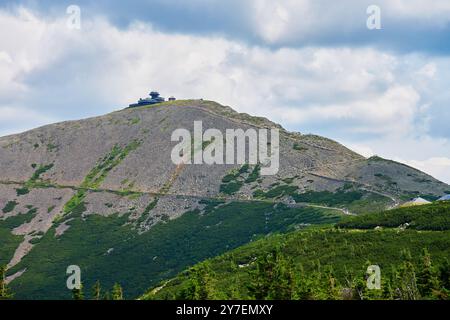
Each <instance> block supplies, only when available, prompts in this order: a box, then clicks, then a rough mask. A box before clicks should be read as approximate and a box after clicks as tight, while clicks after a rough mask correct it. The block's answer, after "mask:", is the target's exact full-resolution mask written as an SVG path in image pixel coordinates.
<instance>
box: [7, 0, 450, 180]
mask: <svg viewBox="0 0 450 320" xmlns="http://www.w3.org/2000/svg"><path fill="white" fill-rule="evenodd" d="M289 3H291V4H292V5H294V3H296V4H298V5H304V6H305V8H306V9H305V10H306V11H307V10H309V9H308V8H309V6H311V3H310V2H308V1H302V2H297V1H291V2H284V3H276V4H273V6H274V7H273V10H275V11H276V12H277V19H278V20H277V21H275V22H274V25H273V26H268V28H269V29H271V30H266V31H264V32H266V33H267V35H268V38H267V39H268V40H270V39H277V38H278V37H281V36H282V34H283V32H284V30H285V28H288V29H289V27H287V26H289V24H290V23H291V22H292V20H297V19H298V16H297V15H296V13H295V11H292V10H290V8H289V6H287V7H286V6H285V5H286V4H289ZM271 6H272V5H271ZM262 8H263V7H261V10H260V12H259V13H258V14H261V15H263V14H264V10H263V9H262ZM292 23H293V22H292ZM311 23H313V22H311ZM313 29H314V28H313V27H312V29H311V30H310V31H311V32H313V31H314V30H313ZM11 30H14V32H12V31H11ZM291 32H292V30H291ZM306 32H309V31H308V30H306ZM0 38H1V39H2V42H1V43H0V71H1V72H0V112H1V113H2V114H0V125H1V126H2V128H1V130H0V134H1V133H5V132H11V130H13V131H14V130H16V131H17V130H22V129H26V128H31V127H33V126H36V125H41V124H43V123H46V122H52V121H54V119H61V120H63V119H64V120H66V119H69V118H72V119H73V118H81V117H86V116H89V115H95V114H103V113H106V112H108V111H111V110H113V109H115V108H120V107H123V106H126V105H127V104H128V103H131V102H134V101H135V100H136V99H137V98H139V97H141V96H143V95H145V94H146V93H147V92H148V90H150V89H158V90H160V91H161V93H163V95H175V96H176V97H178V98H205V99H211V100H216V101H219V102H221V103H224V104H228V105H231V106H233V107H234V108H236V109H238V110H239V111H242V112H248V113H251V114H255V115H262V116H266V117H268V118H271V119H273V120H275V121H280V122H281V123H282V124H285V125H286V124H287V125H288V126H289V127H291V128H300V131H303V130H302V128H328V127H329V128H330V130H331V131H332V134H331V135H330V137H331V138H336V137H339V136H342V133H343V132H344V133H351V134H353V136H354V139H353V140H352V139H347V140H348V141H349V142H350V143H351V144H353V145H354V146H357V145H359V146H360V147H356V149H357V151H360V152H361V153H363V154H367V155H369V154H372V153H377V154H379V155H381V156H383V155H386V156H387V157H390V158H394V157H395V156H397V157H401V158H402V159H413V160H406V161H425V160H427V159H430V158H440V157H450V154H448V152H447V151H446V150H449V148H448V147H449V146H448V144H446V143H444V144H438V143H435V142H431V143H429V146H427V147H426V148H425V150H424V151H422V153H423V155H422V156H424V157H426V158H421V157H418V156H417V154H413V155H411V154H410V153H409V152H408V151H407V150H406V149H405V145H407V144H409V146H410V148H414V149H416V148H417V145H416V144H414V142H411V143H409V142H405V141H417V139H415V138H411V137H414V136H415V135H421V134H423V133H424V132H425V133H426V132H427V130H428V127H427V125H428V120H429V119H428V114H429V113H430V110H431V109H432V108H433V101H427V100H426V99H425V96H427V95H428V96H429V92H428V90H429V88H433V86H431V85H430V84H432V83H435V82H436V81H440V82H442V83H444V82H445V81H446V79H445V73H444V72H443V71H442V70H443V69H442V65H444V66H445V65H448V63H449V62H448V59H447V58H443V59H439V60H436V59H430V58H429V57H423V56H414V57H411V56H399V55H395V54H393V53H388V52H383V51H380V50H376V49H373V48H332V47H328V48H317V47H304V48H297V49H294V48H281V49H277V50H270V49H268V48H263V47H259V46H251V45H248V44H244V43H240V42H236V41H232V40H228V39H224V38H221V37H218V36H214V37H211V36H193V35H181V34H168V33H163V32H160V31H156V30H155V29H154V28H152V26H150V25H148V24H143V23H135V24H133V25H132V26H130V27H129V28H127V29H118V28H116V27H114V26H112V25H111V24H110V23H109V22H108V21H107V20H105V19H100V18H94V19H93V20H83V23H82V29H81V30H80V31H77V30H69V29H67V28H66V21H65V17H61V18H60V19H57V20H49V19H46V18H43V17H38V16H36V15H34V14H33V13H31V12H30V11H27V10H25V9H20V10H19V11H18V12H16V13H6V12H4V11H1V10H0ZM17 39H20V41H17ZM274 41H275V40H274ZM443 74H444V76H443ZM318 133H320V132H318ZM361 134H373V135H376V136H377V137H378V138H379V140H374V141H369V140H367V139H366V140H364V139H363V138H361V137H360V135H361ZM408 139H409V140H408ZM380 141H381V142H380ZM364 145H366V146H370V147H361V146H364ZM445 148H447V149H445ZM391 151H392V152H391ZM428 165H429V166H432V164H431V162H429V163H428ZM439 166H441V165H439ZM443 176H444V175H443Z"/></svg>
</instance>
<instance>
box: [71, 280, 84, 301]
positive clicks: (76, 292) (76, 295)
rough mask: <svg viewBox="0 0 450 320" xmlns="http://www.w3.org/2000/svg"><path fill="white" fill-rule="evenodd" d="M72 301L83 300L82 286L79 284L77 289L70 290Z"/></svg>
mask: <svg viewBox="0 0 450 320" xmlns="http://www.w3.org/2000/svg"><path fill="white" fill-rule="evenodd" d="M72 299H73V300H84V293H83V284H80V288H79V289H76V288H74V289H73V290H72Z"/></svg>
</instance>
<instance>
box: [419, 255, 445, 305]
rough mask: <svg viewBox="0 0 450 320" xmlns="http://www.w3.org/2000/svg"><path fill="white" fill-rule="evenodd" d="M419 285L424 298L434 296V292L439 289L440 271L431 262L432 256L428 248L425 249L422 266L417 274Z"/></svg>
mask: <svg viewBox="0 0 450 320" xmlns="http://www.w3.org/2000/svg"><path fill="white" fill-rule="evenodd" d="M417 287H418V288H419V292H420V295H421V296H422V298H432V297H433V293H436V292H437V291H439V289H440V288H439V287H440V286H439V278H438V272H437V271H436V270H435V269H434V267H433V265H432V263H431V256H430V253H429V252H428V250H427V249H426V248H425V249H423V254H422V266H421V270H420V271H419V272H418V274H417Z"/></svg>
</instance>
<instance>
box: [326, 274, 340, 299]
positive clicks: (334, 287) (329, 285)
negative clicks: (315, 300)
mask: <svg viewBox="0 0 450 320" xmlns="http://www.w3.org/2000/svg"><path fill="white" fill-rule="evenodd" d="M325 294H326V299H327V300H339V299H341V287H340V285H339V283H338V281H337V279H336V277H335V275H334V272H333V268H332V267H330V268H329V270H328V272H327V277H326V287H325Z"/></svg>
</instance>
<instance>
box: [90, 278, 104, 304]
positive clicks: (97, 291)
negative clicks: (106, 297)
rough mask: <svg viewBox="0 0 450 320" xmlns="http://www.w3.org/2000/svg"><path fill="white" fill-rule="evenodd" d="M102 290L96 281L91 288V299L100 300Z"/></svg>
mask: <svg viewBox="0 0 450 320" xmlns="http://www.w3.org/2000/svg"><path fill="white" fill-rule="evenodd" d="M101 292H102V288H101V286H100V281H98V280H97V281H96V282H95V284H94V286H93V287H92V298H93V299H94V300H100V298H101Z"/></svg>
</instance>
